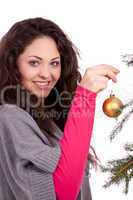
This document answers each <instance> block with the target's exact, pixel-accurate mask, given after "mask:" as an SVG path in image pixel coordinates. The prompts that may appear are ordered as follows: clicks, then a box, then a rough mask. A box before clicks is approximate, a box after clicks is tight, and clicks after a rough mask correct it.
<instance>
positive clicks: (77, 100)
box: [53, 84, 96, 200]
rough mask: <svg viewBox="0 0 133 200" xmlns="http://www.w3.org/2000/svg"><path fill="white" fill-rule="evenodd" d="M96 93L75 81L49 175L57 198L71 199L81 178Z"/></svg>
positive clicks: (92, 121)
mask: <svg viewBox="0 0 133 200" xmlns="http://www.w3.org/2000/svg"><path fill="white" fill-rule="evenodd" d="M95 99H96V93H94V92H91V91H89V90H88V89H86V88H84V87H82V86H81V85H80V84H78V86H77V88H76V91H75V95H74V98H73V100H72V103H71V107H70V110H69V113H68V117H67V121H66V124H65V127H64V134H63V137H62V139H61V140H60V141H59V144H60V147H61V157H60V160H59V162H58V165H57V168H56V170H55V172H54V174H53V180H54V185H55V192H56V195H57V198H58V200H75V199H76V198H77V196H78V193H79V191H80V187H81V184H82V181H83V176H84V171H85V167H86V162H87V156H88V152H89V147H90V140H91V136H92V129H93V123H94V114H95Z"/></svg>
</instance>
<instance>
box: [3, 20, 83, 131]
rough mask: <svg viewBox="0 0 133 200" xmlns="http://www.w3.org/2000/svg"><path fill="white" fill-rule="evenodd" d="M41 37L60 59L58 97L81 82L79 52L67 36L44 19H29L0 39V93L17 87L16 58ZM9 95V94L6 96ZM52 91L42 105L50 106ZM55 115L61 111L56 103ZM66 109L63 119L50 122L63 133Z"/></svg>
mask: <svg viewBox="0 0 133 200" xmlns="http://www.w3.org/2000/svg"><path fill="white" fill-rule="evenodd" d="M42 36H48V37H51V38H52V39H53V40H54V41H55V42H56V45H57V49H58V51H59V53H60V56H61V77H60V79H59V80H58V82H57V83H56V85H55V87H56V89H57V90H58V94H60V93H61V92H63V91H67V92H68V93H69V94H70V93H71V94H72V93H73V92H74V91H75V89H76V86H77V81H80V80H81V74H80V72H79V71H78V68H79V67H78V60H77V56H78V55H79V52H78V50H77V48H76V47H75V46H74V44H73V43H72V42H71V40H70V39H69V38H68V36H67V35H66V34H65V33H64V32H63V31H62V30H61V28H60V27H59V26H58V25H57V24H55V23H54V22H52V21H50V20H48V19H44V18H40V17H38V18H30V19H25V20H23V21H20V22H17V23H15V24H14V25H13V26H12V27H11V28H10V30H9V31H8V32H7V33H6V34H5V35H4V36H3V38H2V39H1V42H0V91H1V90H2V89H3V88H4V87H6V86H10V85H12V86H15V85H17V84H20V78H21V75H20V73H19V70H18V66H17V58H18V56H19V55H20V54H22V53H23V51H24V50H25V48H26V47H27V46H28V45H29V44H31V43H32V41H33V40H34V39H36V38H40V37H42ZM9 94H10V93H9ZM54 95H55V94H54V91H53V90H52V91H51V93H50V95H49V96H48V97H47V98H46V101H45V102H46V104H51V103H52V101H53V99H54V98H55V96H54ZM72 98H73V95H72V96H71V98H63V100H62V101H64V102H63V103H62V104H63V105H64V104H65V105H66V104H67V105H70V103H71V100H72ZM50 109H51V110H52V109H54V110H55V111H57V112H63V109H64V108H63V107H61V105H60V104H59V103H57V104H56V105H55V106H54V108H50ZM68 111H69V106H67V110H66V115H65V116H64V117H63V116H61V117H60V119H58V120H57V119H56V118H55V119H54V121H55V122H56V123H57V124H58V126H59V127H60V128H61V129H62V130H63V128H64V124H65V120H66V117H67V113H68Z"/></svg>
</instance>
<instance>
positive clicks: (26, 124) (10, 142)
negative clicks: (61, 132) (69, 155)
mask: <svg viewBox="0 0 133 200" xmlns="http://www.w3.org/2000/svg"><path fill="white" fill-rule="evenodd" d="M42 134H43V133H42V132H41V130H40V129H39V127H38V126H37V124H36V123H35V122H34V120H33V119H32V117H30V115H29V114H28V113H26V112H25V111H23V110H22V109H20V108H17V106H14V107H13V106H10V105H9V106H7V107H6V106H5V107H4V108H1V110H0V141H1V145H2V147H3V149H4V150H5V153H7V156H10V157H11V160H12V159H13V157H14V156H16V158H19V159H23V160H25V162H26V161H27V162H29V161H30V162H31V163H33V164H34V165H35V166H36V167H37V168H39V169H41V170H43V171H45V172H48V173H52V172H53V171H54V170H55V168H56V166H57V163H58V160H59V158H60V155H61V150H60V146H59V145H56V146H54V147H52V146H49V145H47V144H46V143H45V140H43V139H42V138H45V136H44V135H42ZM45 139H46V138H45ZM1 145H0V146H1ZM7 164H8V163H7Z"/></svg>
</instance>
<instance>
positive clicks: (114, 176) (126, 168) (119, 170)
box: [101, 155, 133, 194]
mask: <svg viewBox="0 0 133 200" xmlns="http://www.w3.org/2000/svg"><path fill="white" fill-rule="evenodd" d="M101 170H102V171H103V172H110V173H111V176H110V178H109V180H108V181H107V182H106V183H105V184H104V187H105V188H107V187H109V186H111V185H112V184H118V185H119V184H120V183H121V182H125V188H124V193H125V194H127V193H128V187H129V182H130V181H131V179H132V178H133V156H132V155H128V156H127V157H126V158H123V159H118V160H112V161H109V162H108V164H107V167H103V166H102V167H101Z"/></svg>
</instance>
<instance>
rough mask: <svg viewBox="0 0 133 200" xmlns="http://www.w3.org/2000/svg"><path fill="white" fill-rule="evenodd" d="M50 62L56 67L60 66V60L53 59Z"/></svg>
mask: <svg viewBox="0 0 133 200" xmlns="http://www.w3.org/2000/svg"><path fill="white" fill-rule="evenodd" d="M50 64H51V65H53V66H54V67H56V66H60V61H53V62H51V63H50Z"/></svg>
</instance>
